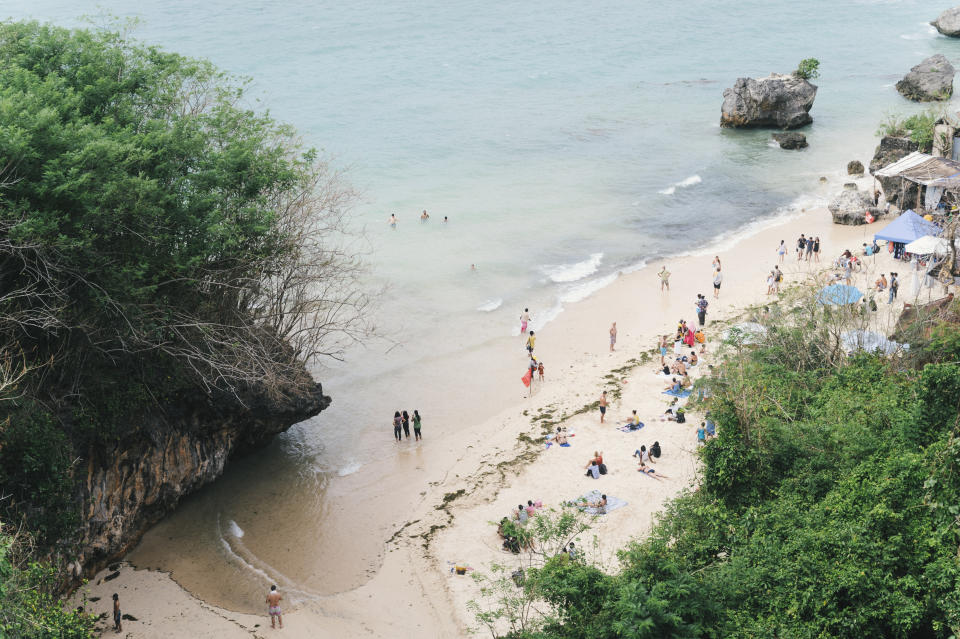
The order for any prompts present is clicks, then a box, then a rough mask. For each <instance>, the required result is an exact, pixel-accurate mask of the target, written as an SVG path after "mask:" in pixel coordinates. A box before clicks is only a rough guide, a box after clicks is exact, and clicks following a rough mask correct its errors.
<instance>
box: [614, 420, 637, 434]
mask: <svg viewBox="0 0 960 639" xmlns="http://www.w3.org/2000/svg"><path fill="white" fill-rule="evenodd" d="M641 428H643V422H640V425H639V426H637V427H636V428H631V427H630V426H629V425H624V426H620V427H619V428H617V430H619V431H620V432H621V433H635V432H637V431H638V430H640V429H641Z"/></svg>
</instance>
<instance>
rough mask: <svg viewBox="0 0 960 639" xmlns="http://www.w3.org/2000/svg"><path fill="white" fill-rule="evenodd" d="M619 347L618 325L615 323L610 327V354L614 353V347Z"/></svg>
mask: <svg viewBox="0 0 960 639" xmlns="http://www.w3.org/2000/svg"><path fill="white" fill-rule="evenodd" d="M616 345H617V323H616V322H614V323H613V325H612V326H610V352H611V353H612V352H613V347H614V346H616Z"/></svg>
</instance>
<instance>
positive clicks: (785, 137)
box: [773, 133, 808, 150]
mask: <svg viewBox="0 0 960 639" xmlns="http://www.w3.org/2000/svg"><path fill="white" fill-rule="evenodd" d="M773 139H774V140H776V142H777V144H779V145H780V148H781V149H789V150H793V149H805V148H807V146H808V145H807V136H805V135H804V134H803V133H774V134H773Z"/></svg>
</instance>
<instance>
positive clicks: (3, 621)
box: [0, 524, 95, 639]
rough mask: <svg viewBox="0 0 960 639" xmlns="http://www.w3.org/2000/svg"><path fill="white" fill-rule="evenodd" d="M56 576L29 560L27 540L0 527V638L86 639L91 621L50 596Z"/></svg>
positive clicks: (90, 618) (44, 567)
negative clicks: (64, 606) (65, 607)
mask: <svg viewBox="0 0 960 639" xmlns="http://www.w3.org/2000/svg"><path fill="white" fill-rule="evenodd" d="M55 590H56V575H55V573H54V571H53V570H51V569H50V568H49V567H48V566H46V565H44V564H42V563H39V562H37V561H34V560H32V559H31V558H30V552H29V539H28V538H27V537H26V536H25V535H24V534H23V533H22V532H21V533H18V532H16V531H13V530H8V529H7V528H5V527H4V526H3V525H2V524H0V602H2V605H0V637H4V638H6V637H9V638H10V639H13V638H14V637H16V638H17V639H90V638H92V637H94V636H95V634H94V631H93V627H94V621H95V620H94V618H93V617H91V616H90V615H88V614H84V613H83V612H79V611H76V610H69V611H68V610H65V609H64V608H63V604H62V602H61V601H60V600H59V599H57V598H56V597H55V596H54V595H53V592H54V591H55Z"/></svg>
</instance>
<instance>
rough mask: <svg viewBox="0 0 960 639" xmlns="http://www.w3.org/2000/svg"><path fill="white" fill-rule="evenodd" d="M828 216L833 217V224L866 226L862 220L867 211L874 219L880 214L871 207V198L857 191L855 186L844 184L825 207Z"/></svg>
mask: <svg viewBox="0 0 960 639" xmlns="http://www.w3.org/2000/svg"><path fill="white" fill-rule="evenodd" d="M827 209H829V211H830V214H831V215H833V222H834V224H849V225H857V224H866V223H867V221H866V220H865V219H864V217H865V216H866V213H867V211H870V212H871V213H872V214H873V215H874V217H879V216H880V215H881V212H880V211H879V210H878V209H876V208H875V207H874V206H873V197H871V196H870V194H869V193H867V192H865V191H860V190H858V189H857V185H856V184H853V183H850V184H844V185H843V190H842V191H840V194H839V195H837V197H835V198H834V200H833V201H832V202H830V204H829V205H828V206H827Z"/></svg>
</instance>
